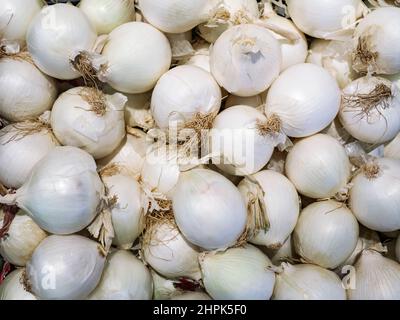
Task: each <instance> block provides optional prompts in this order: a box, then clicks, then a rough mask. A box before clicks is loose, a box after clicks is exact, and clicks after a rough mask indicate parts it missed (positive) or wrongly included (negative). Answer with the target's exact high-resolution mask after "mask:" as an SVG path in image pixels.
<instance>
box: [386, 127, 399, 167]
mask: <svg viewBox="0 0 400 320" xmlns="http://www.w3.org/2000/svg"><path fill="white" fill-rule="evenodd" d="M384 154H385V157H386V158H394V159H399V160H400V133H399V134H398V135H397V136H396V137H395V138H394V139H393V140H392V141H390V142H389V143H387V144H386V145H385V150H384Z"/></svg>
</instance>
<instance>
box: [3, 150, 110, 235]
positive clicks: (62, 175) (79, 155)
mask: <svg viewBox="0 0 400 320" xmlns="http://www.w3.org/2000/svg"><path fill="white" fill-rule="evenodd" d="M103 197H104V186H103V183H102V182H101V180H100V177H99V175H98V174H97V172H96V163H95V162H94V160H93V158H92V157H91V156H90V155H89V154H88V153H86V152H85V151H83V150H81V149H78V148H75V147H55V148H54V149H53V150H52V151H50V152H49V153H48V154H47V155H46V156H45V157H44V158H43V159H42V160H41V161H40V162H39V163H38V164H37V165H36V166H35V167H34V169H33V171H32V173H31V175H30V177H29V179H28V180H27V181H26V182H25V184H24V185H23V186H22V187H21V188H19V189H18V190H17V191H16V193H13V194H8V195H6V196H0V203H3V204H7V205H18V207H20V208H21V209H23V210H24V211H25V212H26V213H27V214H29V215H30V216H31V217H32V219H33V220H34V221H35V222H36V223H37V224H38V225H39V226H40V227H41V228H42V229H44V230H46V231H48V232H50V233H56V234H71V233H75V232H78V231H80V230H82V229H83V228H85V227H86V226H87V225H88V224H89V223H90V222H91V221H92V220H93V219H94V217H95V216H96V215H97V213H98V212H97V210H98V207H99V204H100V201H101V200H102V199H103Z"/></svg>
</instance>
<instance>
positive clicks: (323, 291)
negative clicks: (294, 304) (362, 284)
mask: <svg viewBox="0 0 400 320" xmlns="http://www.w3.org/2000/svg"><path fill="white" fill-rule="evenodd" d="M282 269H283V271H282V272H281V273H278V274H277V275H276V284H275V288H274V294H273V297H272V299H274V300H346V290H345V289H344V288H343V286H342V282H341V281H340V278H339V277H338V276H337V275H336V274H335V273H334V272H332V271H329V270H326V269H324V268H321V267H319V266H315V265H312V264H298V265H291V264H289V263H283V264H282Z"/></svg>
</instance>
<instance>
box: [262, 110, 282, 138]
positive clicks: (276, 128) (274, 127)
mask: <svg viewBox="0 0 400 320" xmlns="http://www.w3.org/2000/svg"><path fill="white" fill-rule="evenodd" d="M281 129H282V121H281V119H279V117H278V116H277V115H275V114H273V115H271V116H270V117H269V118H268V119H267V121H266V122H261V121H257V130H258V132H259V133H260V134H261V135H262V136H266V135H270V134H274V133H279V132H280V131H281Z"/></svg>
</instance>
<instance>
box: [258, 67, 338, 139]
mask: <svg viewBox="0 0 400 320" xmlns="http://www.w3.org/2000/svg"><path fill="white" fill-rule="evenodd" d="M340 100H341V95H340V89H339V87H338V85H337V83H336V81H335V79H334V78H332V76H331V75H330V74H329V73H328V71H326V70H324V69H323V68H321V67H318V66H316V65H313V64H309V63H304V64H298V65H295V66H292V67H290V68H288V69H286V70H285V71H284V72H282V74H281V75H280V76H279V78H278V79H277V80H276V81H275V82H274V83H273V84H272V86H271V88H270V89H269V91H268V95H267V103H266V105H265V113H266V114H267V115H270V114H275V115H277V116H278V117H279V119H280V120H281V122H282V128H283V131H284V132H285V134H286V135H288V136H290V137H296V138H299V137H306V136H309V135H312V134H314V133H317V132H319V131H321V130H322V129H324V128H325V127H326V126H327V125H328V124H329V123H331V122H332V121H333V119H334V118H335V117H336V115H337V113H338V111H339V107H340Z"/></svg>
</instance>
